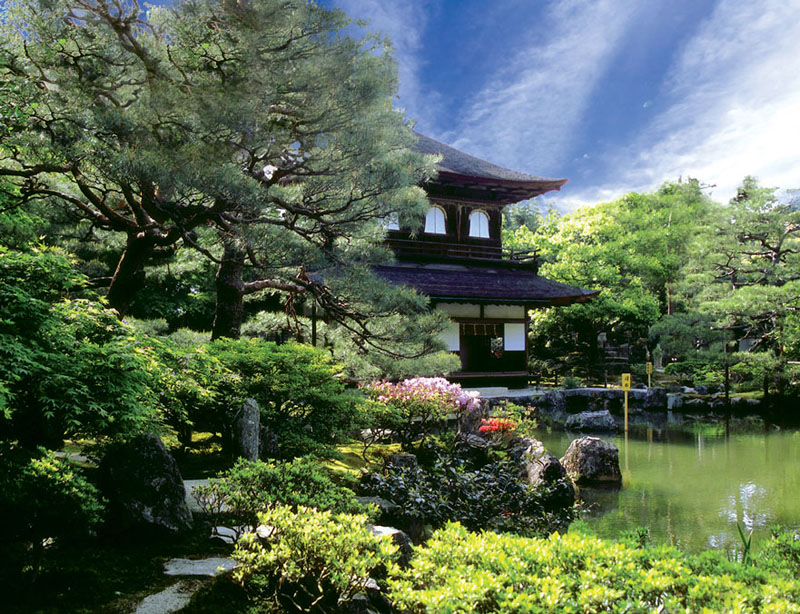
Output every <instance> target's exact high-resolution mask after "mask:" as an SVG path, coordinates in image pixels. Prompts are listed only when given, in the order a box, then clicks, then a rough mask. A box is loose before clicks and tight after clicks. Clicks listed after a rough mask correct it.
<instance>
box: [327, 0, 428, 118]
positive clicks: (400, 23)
mask: <svg viewBox="0 0 800 614" xmlns="http://www.w3.org/2000/svg"><path fill="white" fill-rule="evenodd" d="M436 1H437V0H403V1H402V2H400V1H395V0H335V1H334V4H335V5H336V6H337V7H339V8H341V9H343V10H344V11H345V12H346V13H347V14H348V16H350V17H351V18H352V19H361V20H364V21H367V22H369V23H368V26H367V29H368V31H370V32H380V33H382V34H386V35H388V36H389V39H390V40H391V42H392V47H393V50H394V53H393V56H394V59H395V61H396V62H397V68H398V73H399V79H400V84H399V92H398V97H399V99H400V105H401V106H402V107H403V108H405V111H406V116H407V117H409V118H411V119H416V120H420V122H421V123H425V124H428V123H430V124H433V123H434V121H435V117H436V114H437V101H438V95H437V94H436V93H433V92H423V91H422V87H421V85H420V79H419V75H420V72H421V71H422V70H423V66H424V61H425V59H424V53H423V49H422V47H423V39H422V35H423V32H424V30H425V26H426V23H427V20H428V13H429V11H430V10H431V6H432V5H433V4H434V3H435V2H436Z"/></svg>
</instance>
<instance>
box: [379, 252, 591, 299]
mask: <svg viewBox="0 0 800 614" xmlns="http://www.w3.org/2000/svg"><path fill="white" fill-rule="evenodd" d="M375 272H376V273H377V274H378V275H379V276H381V277H383V278H384V279H386V280H387V281H390V282H392V283H394V284H398V285H406V286H411V287H412V288H416V289H417V290H419V291H420V292H422V293H423V294H427V295H428V296H430V297H431V298H435V299H454V300H465V299H469V300H470V302H483V303H492V302H496V303H512V302H515V303H519V302H524V303H528V304H542V305H564V304H570V303H577V302H583V301H586V300H588V299H590V298H592V297H593V296H596V295H597V294H598V292H599V290H585V289H583V288H577V287H575V286H568V285H566V284H562V283H559V282H557V281H552V280H550V279H546V278H544V277H541V276H539V275H537V274H536V273H535V272H534V271H531V270H525V269H522V268H520V269H513V268H511V269H509V268H503V267H491V266H472V265H457V264H413V263H405V262H401V263H397V264H395V265H391V266H377V267H375Z"/></svg>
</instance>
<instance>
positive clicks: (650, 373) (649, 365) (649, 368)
mask: <svg viewBox="0 0 800 614" xmlns="http://www.w3.org/2000/svg"><path fill="white" fill-rule="evenodd" d="M652 377H653V363H652V362H648V363H647V387H648V388H652V386H653V381H652V379H651V378H652Z"/></svg>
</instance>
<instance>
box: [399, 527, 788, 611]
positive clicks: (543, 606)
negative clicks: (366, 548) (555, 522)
mask: <svg viewBox="0 0 800 614" xmlns="http://www.w3.org/2000/svg"><path fill="white" fill-rule="evenodd" d="M389 585H390V589H391V598H392V600H393V601H394V604H395V606H396V608H397V610H398V611H399V612H401V613H407V612H408V613H410V612H413V613H415V614H420V613H426V614H444V613H451V612H493V613H498V614H511V613H512V612H513V613H518V612H540V613H543V614H544V613H549V612H553V613H555V612H575V613H577V612H618V613H622V612H629V613H641V614H645V613H651V612H697V613H701V612H709V613H710V612H730V613H732V612H741V613H744V612H748V613H759V612H770V613H778V612H781V613H788V612H800V605H798V603H800V602H798V599H800V583H798V582H797V581H795V580H793V579H789V578H780V577H775V576H768V575H766V574H764V573H758V572H756V571H754V570H753V568H752V567H745V566H742V565H738V564H735V563H729V565H728V566H727V567H717V566H715V565H714V564H711V563H710V562H709V561H706V562H705V567H704V566H703V565H701V564H698V563H697V562H696V561H695V560H693V559H692V557H686V556H684V555H682V554H681V553H680V552H678V551H677V550H675V549H672V548H668V547H659V548H648V547H644V548H633V547H630V546H628V545H626V544H624V543H615V542H609V541H605V540H602V539H598V538H595V537H588V536H585V535H576V534H568V535H559V534H553V535H552V536H550V537H549V538H547V539H528V538H523V537H518V536H513V535H507V534H503V535H501V534H494V533H489V532H485V533H480V534H476V533H470V532H469V531H467V530H466V529H465V528H464V527H462V526H461V525H458V524H450V525H448V526H447V527H445V528H444V529H442V530H441V531H438V532H437V533H435V534H434V535H433V537H432V538H431V539H430V540H429V541H428V542H427V543H426V544H425V545H424V546H422V547H419V548H417V550H416V551H415V556H414V558H413V559H412V562H411V566H410V567H409V568H408V569H401V568H400V567H399V566H396V565H392V566H391V567H390V576H389Z"/></svg>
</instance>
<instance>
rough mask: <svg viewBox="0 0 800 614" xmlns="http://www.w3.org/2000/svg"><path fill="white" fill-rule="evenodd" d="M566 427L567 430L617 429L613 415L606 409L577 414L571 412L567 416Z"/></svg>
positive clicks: (605, 430) (610, 430) (608, 430)
mask: <svg viewBox="0 0 800 614" xmlns="http://www.w3.org/2000/svg"><path fill="white" fill-rule="evenodd" d="M566 428H567V430H568V431H597V432H606V433H607V432H613V431H616V430H617V424H616V422H614V417H613V416H612V415H611V412H610V411H608V410H607V409H604V410H601V411H583V412H581V413H579V414H572V415H571V416H569V417H568V418H567V423H566Z"/></svg>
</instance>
